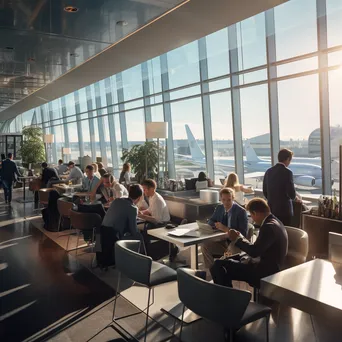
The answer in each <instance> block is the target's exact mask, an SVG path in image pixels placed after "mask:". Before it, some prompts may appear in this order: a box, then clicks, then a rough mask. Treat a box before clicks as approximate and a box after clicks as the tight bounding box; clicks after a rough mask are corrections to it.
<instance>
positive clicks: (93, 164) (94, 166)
mask: <svg viewBox="0 0 342 342" xmlns="http://www.w3.org/2000/svg"><path fill="white" fill-rule="evenodd" d="M91 165H92V166H93V168H94V175H95V176H96V177H97V178H99V179H100V178H101V174H100V172H99V167H98V166H97V164H96V163H92V164H91Z"/></svg>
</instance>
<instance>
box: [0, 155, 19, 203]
mask: <svg viewBox="0 0 342 342" xmlns="http://www.w3.org/2000/svg"><path fill="white" fill-rule="evenodd" d="M1 166H2V167H1V180H2V186H3V187H4V194H5V202H6V204H7V203H8V204H9V205H11V202H12V189H13V183H14V182H16V181H17V180H18V177H21V174H20V172H19V170H18V167H17V164H16V163H15V162H14V161H13V154H12V153H8V155H7V158H6V159H5V160H4V161H3V162H2V165H1Z"/></svg>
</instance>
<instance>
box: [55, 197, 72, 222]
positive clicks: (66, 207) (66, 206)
mask: <svg viewBox="0 0 342 342" xmlns="http://www.w3.org/2000/svg"><path fill="white" fill-rule="evenodd" d="M72 206H73V203H72V202H70V201H68V200H67V199H65V198H63V197H61V198H59V199H58V200H57V208H58V212H59V215H61V216H66V217H69V216H70V210H71V209H72Z"/></svg>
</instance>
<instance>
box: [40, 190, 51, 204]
mask: <svg viewBox="0 0 342 342" xmlns="http://www.w3.org/2000/svg"><path fill="white" fill-rule="evenodd" d="M54 190H55V189H52V188H45V189H40V190H39V191H38V197H39V202H40V203H42V204H48V203H49V195H50V192H51V191H54Z"/></svg>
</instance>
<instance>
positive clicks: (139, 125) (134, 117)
mask: <svg viewBox="0 0 342 342" xmlns="http://www.w3.org/2000/svg"><path fill="white" fill-rule="evenodd" d="M125 114H126V126H127V140H128V147H132V146H133V145H136V144H142V143H143V142H145V140H146V137H145V116H144V110H143V109H138V110H132V111H129V112H126V113H125Z"/></svg>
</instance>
